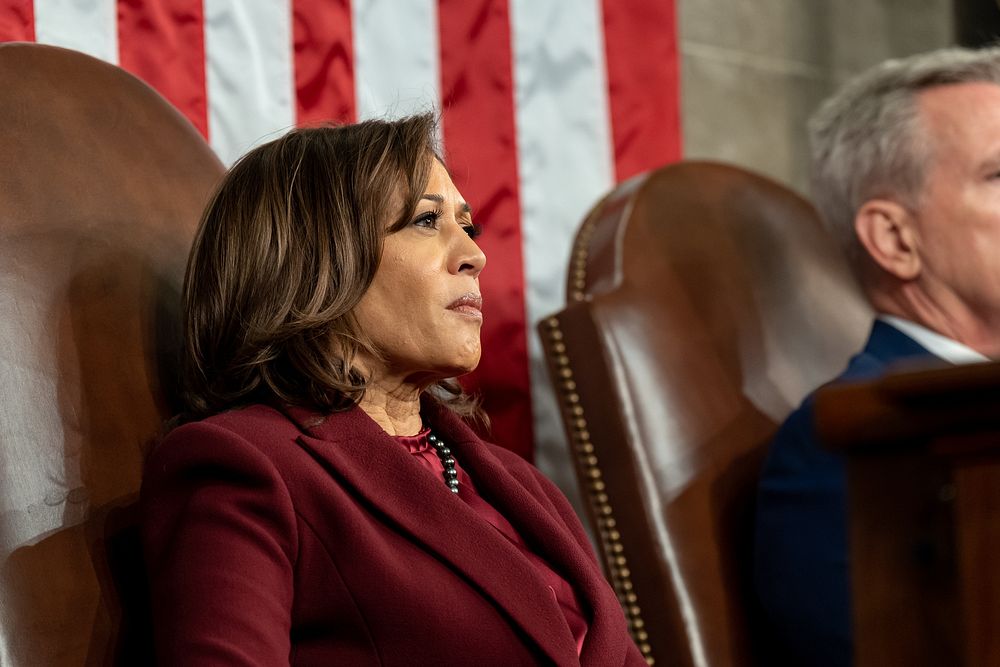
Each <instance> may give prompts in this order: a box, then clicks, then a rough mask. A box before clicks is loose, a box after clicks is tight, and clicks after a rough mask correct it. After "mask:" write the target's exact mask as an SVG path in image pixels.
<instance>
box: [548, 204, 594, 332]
mask: <svg viewBox="0 0 1000 667" xmlns="http://www.w3.org/2000/svg"><path fill="white" fill-rule="evenodd" d="M597 218H598V216H596V215H592V216H591V217H590V218H588V219H587V221H586V222H584V223H583V226H582V227H580V233H579V234H577V235H576V242H575V243H574V244H573V258H572V261H571V262H570V264H571V266H572V267H573V269H572V278H573V280H572V283H571V285H572V287H573V291H572V292H571V293H570V301H583V300H584V299H586V298H587V295H586V293H585V292H584V290H585V289H586V288H587V259H588V257H587V256H588V254H589V250H588V246H589V245H590V237H591V236H593V235H594V229H595V228H596V226H597ZM557 326H558V324H557Z"/></svg>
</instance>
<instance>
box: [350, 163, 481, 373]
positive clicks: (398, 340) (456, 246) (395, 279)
mask: <svg viewBox="0 0 1000 667" xmlns="http://www.w3.org/2000/svg"><path fill="white" fill-rule="evenodd" d="M475 229H476V228H475V227H474V226H473V224H472V213H471V210H470V209H469V206H468V204H466V203H465V200H464V199H463V198H462V195H461V193H459V191H458V190H457V189H456V188H455V184H454V183H452V182H451V177H450V176H449V175H448V172H447V171H446V170H445V168H444V166H442V164H441V163H440V162H439V161H438V160H436V159H435V160H434V161H433V167H432V169H431V173H430V179H429V181H428V183H427V191H426V192H425V193H424V194H423V197H422V198H421V199H420V202H419V204H418V205H417V210H416V213H415V214H414V216H413V218H412V219H411V221H410V223H409V224H408V225H407V226H406V227H404V228H402V229H400V230H399V231H397V232H394V233H392V234H389V235H388V236H386V237H385V242H384V246H383V248H382V260H381V263H380V264H379V268H378V271H377V272H376V273H375V278H374V280H373V282H372V284H371V286H370V287H369V288H368V291H367V292H365V295H364V296H363V297H362V298H361V301H360V302H359V303H358V306H357V308H356V310H355V314H356V316H357V319H358V323H359V324H360V326H361V330H362V331H363V332H364V333H365V334H366V335H367V336H369V337H370V340H371V341H372V343H373V344H374V346H375V350H376V351H377V352H378V353H379V354H380V355H381V356H382V359H380V360H372V359H364V358H362V359H361V362H362V364H363V365H364V367H365V370H367V371H369V372H370V373H371V374H372V375H371V376H372V378H373V379H374V380H375V381H377V382H378V381H382V382H387V383H390V384H391V383H395V382H405V383H413V384H419V385H426V384H430V383H431V382H434V381H437V380H440V379H443V378H447V377H455V376H457V375H461V374H463V373H468V372H469V371H471V370H473V369H474V368H475V367H476V366H477V365H478V364H479V355H480V344H479V329H480V328H481V327H482V324H483V314H482V297H481V296H480V293H479V272H480V271H482V270H483V266H485V264H486V255H484V254H483V251H482V250H480V249H479V246H478V245H476V242H475V241H474V240H473V238H474V237H475V236H476V231H475Z"/></svg>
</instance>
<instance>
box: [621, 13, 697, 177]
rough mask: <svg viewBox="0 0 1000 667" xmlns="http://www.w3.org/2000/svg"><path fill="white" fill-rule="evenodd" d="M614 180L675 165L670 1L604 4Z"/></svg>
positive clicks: (677, 135) (677, 126)
mask: <svg viewBox="0 0 1000 667" xmlns="http://www.w3.org/2000/svg"><path fill="white" fill-rule="evenodd" d="M603 8H604V42H605V56H606V59H607V71H608V100H609V104H610V108H611V130H612V137H613V140H612V141H613V146H614V159H615V176H616V177H617V179H618V180H619V181H622V180H625V179H626V178H629V177H630V176H634V175H635V174H638V173H640V172H643V171H647V170H649V169H652V168H654V167H659V166H661V165H663V164H665V163H667V162H672V161H674V160H679V159H680V156H681V123H680V105H679V92H678V74H677V20H676V14H675V11H674V2H673V0H625V1H623V0H603Z"/></svg>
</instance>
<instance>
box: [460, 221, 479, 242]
mask: <svg viewBox="0 0 1000 667" xmlns="http://www.w3.org/2000/svg"><path fill="white" fill-rule="evenodd" d="M462 228H463V229H464V230H465V233H466V234H468V235H469V238H470V239H475V238H479V235H480V234H482V233H483V228H482V225H476V224H470V225H462Z"/></svg>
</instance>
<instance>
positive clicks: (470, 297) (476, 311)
mask: <svg viewBox="0 0 1000 667" xmlns="http://www.w3.org/2000/svg"><path fill="white" fill-rule="evenodd" d="M448 310H451V311H454V312H456V313H458V314H459V315H464V316H465V317H471V318H473V319H477V320H482V319H483V297H481V296H479V295H478V294H472V293H469V294H463V295H462V296H460V297H458V298H457V299H455V300H454V301H452V302H451V304H450V305H449V306H448Z"/></svg>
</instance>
